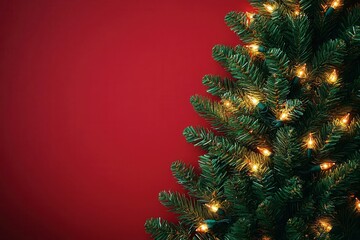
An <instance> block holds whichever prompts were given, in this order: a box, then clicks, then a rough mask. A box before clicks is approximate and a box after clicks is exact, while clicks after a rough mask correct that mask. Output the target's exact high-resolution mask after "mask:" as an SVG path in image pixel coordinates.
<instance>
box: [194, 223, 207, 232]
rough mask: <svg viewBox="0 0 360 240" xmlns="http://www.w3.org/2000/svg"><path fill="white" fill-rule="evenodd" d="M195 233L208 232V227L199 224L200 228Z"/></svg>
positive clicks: (204, 224)
mask: <svg viewBox="0 0 360 240" xmlns="http://www.w3.org/2000/svg"><path fill="white" fill-rule="evenodd" d="M196 231H197V232H203V233H206V232H208V231H209V227H208V225H207V224H206V223H202V224H200V226H199V227H198V228H197V229H196Z"/></svg>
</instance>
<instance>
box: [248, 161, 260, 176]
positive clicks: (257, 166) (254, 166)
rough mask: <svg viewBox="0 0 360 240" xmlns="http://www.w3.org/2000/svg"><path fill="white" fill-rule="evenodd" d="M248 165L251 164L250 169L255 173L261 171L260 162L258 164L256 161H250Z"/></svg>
mask: <svg viewBox="0 0 360 240" xmlns="http://www.w3.org/2000/svg"><path fill="white" fill-rule="evenodd" d="M248 165H249V168H250V169H249V170H250V172H253V173H256V172H257V171H259V164H256V163H252V162H250V161H249V162H248Z"/></svg>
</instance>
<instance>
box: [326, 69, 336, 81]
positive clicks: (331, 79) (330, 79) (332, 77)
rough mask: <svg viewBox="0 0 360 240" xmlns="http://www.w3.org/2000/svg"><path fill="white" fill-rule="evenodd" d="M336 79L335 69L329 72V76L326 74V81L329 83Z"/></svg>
mask: <svg viewBox="0 0 360 240" xmlns="http://www.w3.org/2000/svg"><path fill="white" fill-rule="evenodd" d="M337 80H338V73H337V71H336V70H335V69H334V70H333V71H332V73H331V74H329V76H328V78H327V81H328V82H329V83H336V82H337Z"/></svg>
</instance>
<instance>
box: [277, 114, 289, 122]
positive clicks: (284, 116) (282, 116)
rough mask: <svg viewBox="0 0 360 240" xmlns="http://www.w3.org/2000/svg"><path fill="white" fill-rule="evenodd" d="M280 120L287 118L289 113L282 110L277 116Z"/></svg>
mask: <svg viewBox="0 0 360 240" xmlns="http://www.w3.org/2000/svg"><path fill="white" fill-rule="evenodd" d="M279 120H280V121H286V120H289V113H288V112H282V113H281V114H280V117H279Z"/></svg>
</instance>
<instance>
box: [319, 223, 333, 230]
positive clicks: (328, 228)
mask: <svg viewBox="0 0 360 240" xmlns="http://www.w3.org/2000/svg"><path fill="white" fill-rule="evenodd" d="M319 223H320V225H321V227H322V228H323V229H324V230H325V231H326V232H330V231H331V229H332V226H331V224H330V223H328V222H327V221H325V220H320V221H319Z"/></svg>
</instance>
